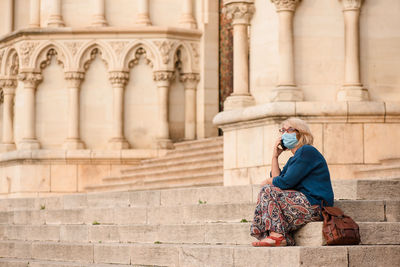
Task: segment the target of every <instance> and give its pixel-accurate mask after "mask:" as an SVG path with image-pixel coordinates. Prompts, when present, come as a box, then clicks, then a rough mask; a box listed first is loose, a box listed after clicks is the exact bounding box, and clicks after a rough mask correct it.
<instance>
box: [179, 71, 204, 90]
mask: <svg viewBox="0 0 400 267" xmlns="http://www.w3.org/2000/svg"><path fill="white" fill-rule="evenodd" d="M179 81H180V82H182V83H184V84H185V89H194V88H196V85H197V83H198V82H199V81H200V75H199V74H198V73H182V74H181V75H180V77H179Z"/></svg>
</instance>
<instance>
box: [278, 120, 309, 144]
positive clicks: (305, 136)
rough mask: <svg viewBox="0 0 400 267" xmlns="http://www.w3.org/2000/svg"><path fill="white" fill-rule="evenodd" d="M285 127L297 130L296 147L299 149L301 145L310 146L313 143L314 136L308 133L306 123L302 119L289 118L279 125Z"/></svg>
mask: <svg viewBox="0 0 400 267" xmlns="http://www.w3.org/2000/svg"><path fill="white" fill-rule="evenodd" d="M283 125H287V126H290V127H292V128H294V129H296V130H297V134H296V136H297V140H299V143H298V144H297V146H296V147H301V146H303V145H312V144H313V142H314V136H313V135H312V133H311V131H310V127H308V125H307V123H306V122H305V121H303V120H302V119H299V118H295V117H291V118H289V119H287V120H285V121H283V122H282V123H281V126H283Z"/></svg>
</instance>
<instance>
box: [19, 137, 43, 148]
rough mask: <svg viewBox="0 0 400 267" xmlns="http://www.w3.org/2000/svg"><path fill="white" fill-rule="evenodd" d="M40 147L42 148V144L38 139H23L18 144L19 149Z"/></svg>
mask: <svg viewBox="0 0 400 267" xmlns="http://www.w3.org/2000/svg"><path fill="white" fill-rule="evenodd" d="M39 148H40V144H39V142H38V141H37V140H36V139H28V140H22V141H21V142H20V143H19V144H18V149H19V150H34V149H39Z"/></svg>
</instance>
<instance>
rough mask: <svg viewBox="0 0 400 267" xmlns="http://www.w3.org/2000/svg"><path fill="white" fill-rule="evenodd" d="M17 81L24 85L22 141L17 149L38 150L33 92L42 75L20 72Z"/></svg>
mask: <svg viewBox="0 0 400 267" xmlns="http://www.w3.org/2000/svg"><path fill="white" fill-rule="evenodd" d="M18 79H19V80H20V81H22V82H23V83H24V88H23V89H22V97H23V103H24V105H23V109H22V112H21V113H22V128H23V133H22V140H21V142H20V143H19V144H18V149H39V148H40V144H39V142H38V141H37V140H36V123H35V119H36V107H35V92H36V88H37V86H38V84H39V83H40V82H41V81H42V75H41V74H39V73H34V72H22V73H21V74H19V75H18Z"/></svg>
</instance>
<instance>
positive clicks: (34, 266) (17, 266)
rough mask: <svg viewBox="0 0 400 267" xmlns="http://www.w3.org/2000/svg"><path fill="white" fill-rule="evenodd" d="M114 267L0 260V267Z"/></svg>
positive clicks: (95, 264)
mask: <svg viewBox="0 0 400 267" xmlns="http://www.w3.org/2000/svg"><path fill="white" fill-rule="evenodd" d="M56 266H62V267H115V264H97V263H85V264H84V265H82V264H81V263H74V262H67V261H41V260H32V259H29V260H27V259H25V260H24V259H15V258H2V259H0V267H56ZM118 267H132V265H125V264H118Z"/></svg>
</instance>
